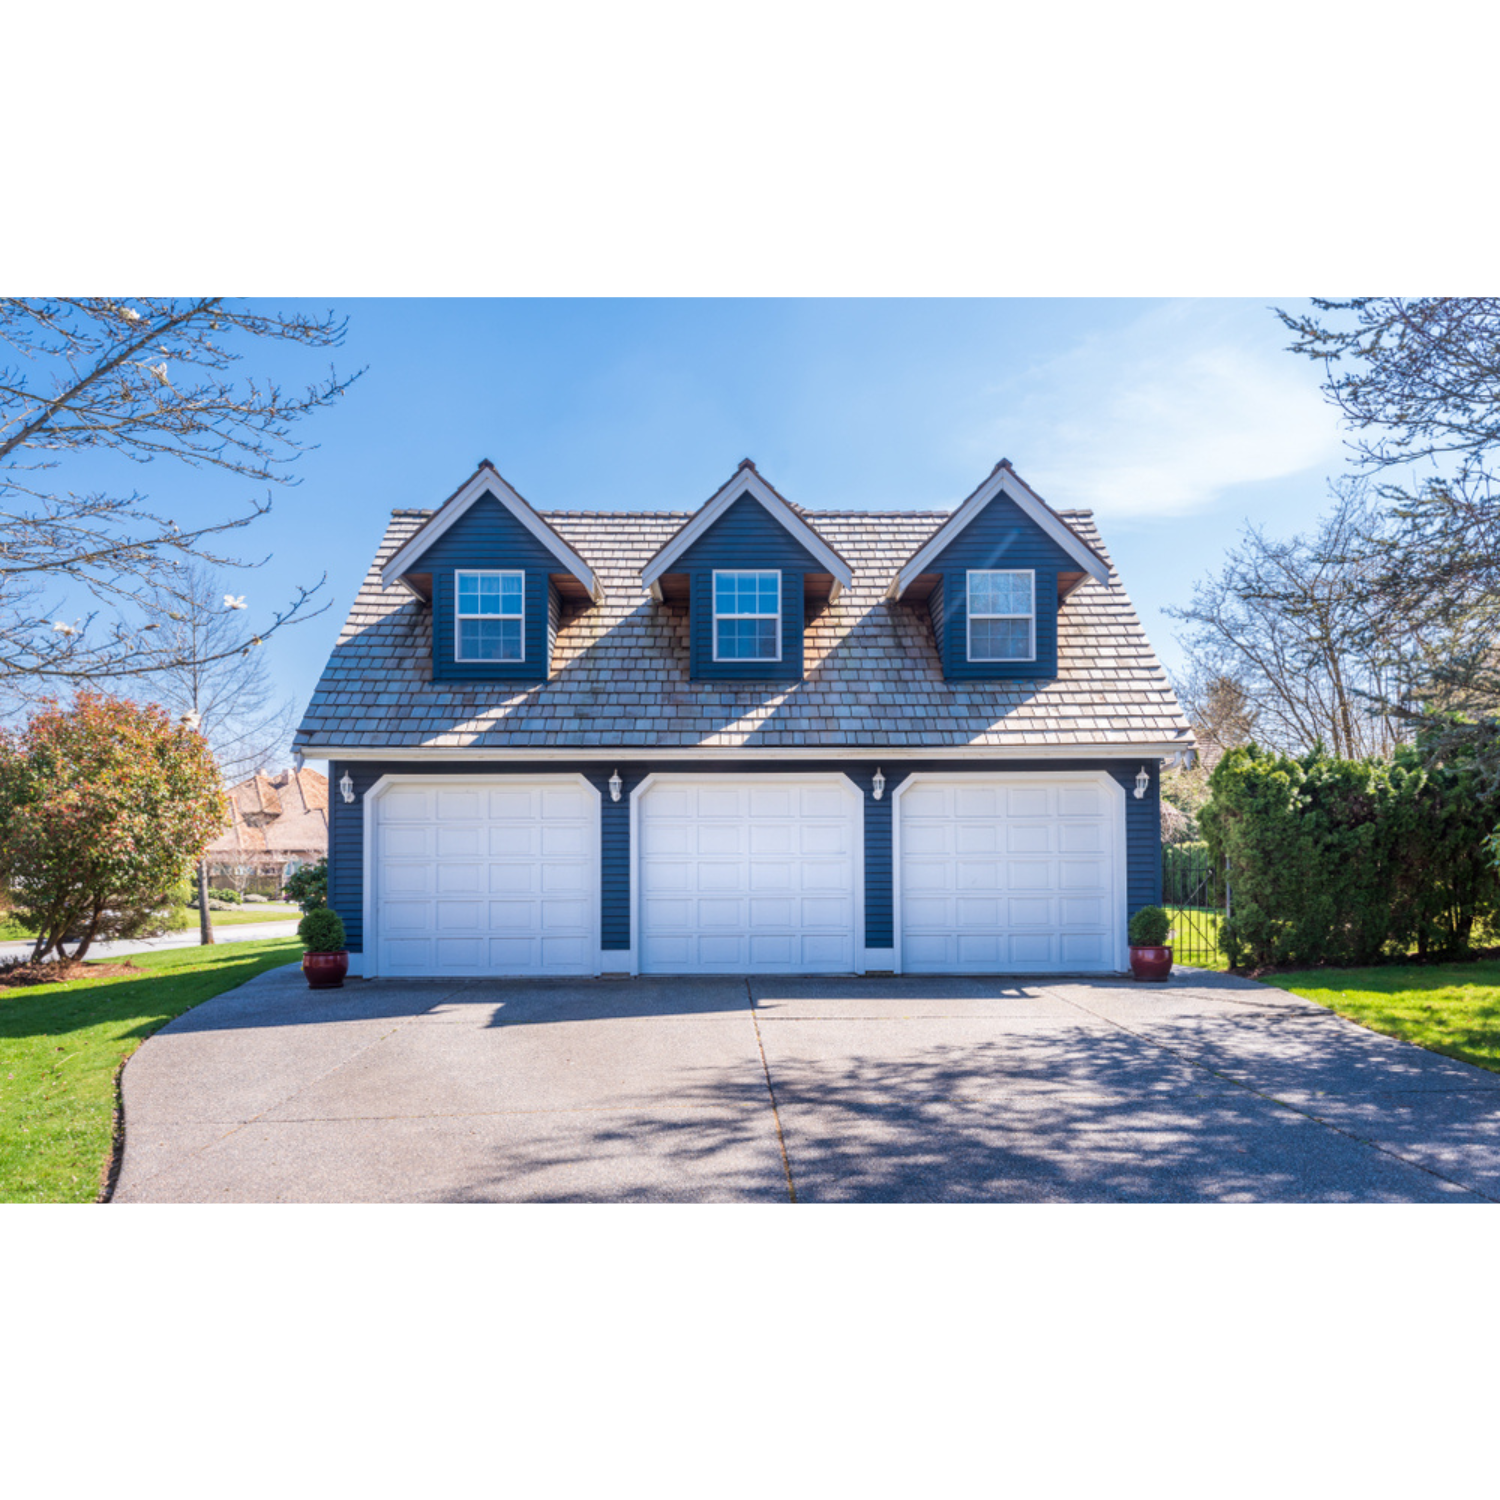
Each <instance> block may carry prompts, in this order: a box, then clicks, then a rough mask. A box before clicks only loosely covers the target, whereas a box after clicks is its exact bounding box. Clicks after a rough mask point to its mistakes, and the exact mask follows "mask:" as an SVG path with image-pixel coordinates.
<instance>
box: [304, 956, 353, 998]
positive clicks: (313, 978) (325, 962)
mask: <svg viewBox="0 0 1500 1500" xmlns="http://www.w3.org/2000/svg"><path fill="white" fill-rule="evenodd" d="M302 972H303V973H304V974H306V975H307V982H308V984H309V985H311V986H312V988H313V989H315V990H337V989H342V988H343V985H344V975H345V974H347V973H348V972H349V955H348V953H304V954H303V955H302Z"/></svg>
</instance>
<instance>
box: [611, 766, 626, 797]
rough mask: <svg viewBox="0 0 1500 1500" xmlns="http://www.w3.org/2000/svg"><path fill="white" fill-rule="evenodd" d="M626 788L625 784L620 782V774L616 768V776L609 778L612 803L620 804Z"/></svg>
mask: <svg viewBox="0 0 1500 1500" xmlns="http://www.w3.org/2000/svg"><path fill="white" fill-rule="evenodd" d="M624 787H625V783H624V782H623V781H621V780H620V772H619V769H618V768H616V770H615V774H614V775H613V776H611V777H610V778H609V800H610V801H611V802H618V801H619V800H620V793H621V791H623V790H624Z"/></svg>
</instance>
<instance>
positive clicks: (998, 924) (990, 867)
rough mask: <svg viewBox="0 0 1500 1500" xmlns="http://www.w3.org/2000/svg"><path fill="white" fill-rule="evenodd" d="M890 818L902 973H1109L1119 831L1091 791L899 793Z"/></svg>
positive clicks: (1090, 786)
mask: <svg viewBox="0 0 1500 1500" xmlns="http://www.w3.org/2000/svg"><path fill="white" fill-rule="evenodd" d="M897 820H898V826H897V844H898V850H899V855H898V868H897V870H896V871H895V877H896V881H897V885H898V891H899V896H900V917H899V920H900V926H901V964H902V967H903V968H904V969H906V970H908V971H911V972H928V973H931V972H942V971H944V970H950V971H967V972H975V973H981V972H1006V971H1011V970H1023V971H1028V972H1046V971H1048V970H1070V969H1087V970H1110V969H1113V968H1114V967H1115V964H1116V963H1117V961H1118V957H1117V954H1116V952H1115V944H1116V943H1117V941H1118V940H1119V939H1118V937H1117V934H1116V930H1115V923H1116V922H1117V921H1118V920H1119V914H1118V913H1117V911H1116V903H1117V900H1122V899H1123V896H1122V893H1119V892H1117V891H1116V888H1115V882H1116V879H1117V876H1116V864H1115V861H1116V852H1117V848H1118V847H1119V840H1120V839H1121V838H1122V837H1123V829H1120V828H1117V827H1116V824H1117V823H1118V821H1119V810H1118V802H1117V800H1116V801H1112V800H1111V798H1110V797H1109V796H1108V795H1107V794H1106V792H1105V790H1104V789H1103V788H1102V787H1101V786H1100V785H1099V784H1098V783H1097V782H1083V783H1074V782H1069V781H1066V780H1063V779H1061V778H1057V779H1051V780H1049V779H1048V778H1047V777H1046V776H1045V774H1044V773H1037V774H1036V776H1035V779H1034V781H1030V782H1025V781H1021V780H1020V779H1019V778H1007V777H1004V776H998V775H997V776H996V777H995V779H994V781H993V782H991V783H988V784H986V783H984V782H974V781H963V780H960V779H958V778H957V777H955V778H954V779H953V780H952V781H951V782H948V783H946V784H945V783H944V782H942V781H934V782H932V783H928V784H925V785H922V786H920V787H919V786H912V785H911V784H910V783H908V787H907V788H905V789H903V790H902V792H901V797H900V801H899V802H898V803H897ZM1002 851H1003V854H1004V857H1003V858H985V857H984V856H985V855H989V854H999V853H1001V852H1002Z"/></svg>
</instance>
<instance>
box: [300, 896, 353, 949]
mask: <svg viewBox="0 0 1500 1500" xmlns="http://www.w3.org/2000/svg"><path fill="white" fill-rule="evenodd" d="M297 936H298V937H299V938H301V939H302V946H303V947H304V948H306V949H307V951H308V952H309V953H342V952H343V951H344V919H343V918H342V917H341V916H340V915H339V914H338V913H337V912H336V911H333V910H331V909H330V908H328V907H326V906H320V907H319V908H318V909H317V910H316V911H310V912H308V914H307V915H306V916H305V917H303V919H302V920H301V921H300V922H298V923H297Z"/></svg>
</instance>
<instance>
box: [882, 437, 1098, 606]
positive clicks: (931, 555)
mask: <svg viewBox="0 0 1500 1500" xmlns="http://www.w3.org/2000/svg"><path fill="white" fill-rule="evenodd" d="M1000 494H1004V495H1005V496H1006V497H1007V498H1008V499H1009V500H1010V501H1011V502H1012V503H1013V504H1014V505H1015V506H1016V508H1017V509H1018V510H1020V511H1021V512H1022V513H1023V514H1024V515H1025V516H1026V517H1027V519H1028V520H1030V521H1031V522H1032V523H1033V524H1034V525H1035V526H1036V527H1037V528H1038V529H1039V530H1040V531H1042V532H1043V533H1044V534H1045V535H1046V536H1048V537H1049V538H1050V539H1051V540H1052V541H1054V542H1056V543H1057V545H1058V546H1059V547H1061V548H1062V549H1063V551H1064V552H1066V553H1067V554H1068V555H1069V556H1070V557H1072V558H1073V559H1074V560H1075V561H1076V562H1077V563H1078V565H1079V567H1081V568H1082V569H1083V571H1084V572H1085V573H1086V574H1088V576H1089V577H1091V578H1093V579H1094V580H1095V581H1096V582H1099V583H1102V584H1104V585H1105V586H1106V587H1108V585H1109V575H1110V569H1109V565H1108V564H1107V563H1106V562H1105V561H1104V559H1103V558H1102V557H1100V556H1099V554H1098V553H1097V552H1095V551H1094V549H1093V548H1092V547H1090V546H1089V545H1088V544H1087V543H1086V542H1085V541H1084V540H1083V539H1082V538H1081V537H1080V536H1079V535H1078V533H1077V532H1076V531H1074V530H1073V528H1072V527H1071V526H1069V525H1068V523H1067V522H1066V521H1064V520H1063V518H1062V517H1061V516H1059V515H1058V514H1057V512H1056V511H1055V510H1053V509H1052V507H1051V506H1050V505H1048V504H1047V502H1046V501H1045V500H1043V499H1042V497H1041V496H1040V495H1038V494H1037V493H1036V492H1035V491H1034V490H1033V489H1032V488H1031V487H1030V486H1029V485H1028V484H1026V483H1025V482H1024V481H1023V480H1022V478H1021V476H1020V475H1019V474H1017V473H1016V471H1015V470H1014V469H1012V468H1011V467H1010V465H1009V464H1008V463H1007V462H1006V461H1005V460H1004V459H1002V460H1001V461H1000V462H999V463H998V464H996V465H995V467H994V469H993V470H991V472H990V476H989V478H988V479H986V480H985V481H984V483H983V484H981V485H980V486H979V488H978V489H977V490H975V491H974V493H973V494H972V495H970V496H969V498H968V499H967V500H965V501H964V503H963V504H962V505H960V506H959V508H958V509H957V510H956V511H954V513H953V514H952V515H951V516H949V517H948V519H947V520H946V521H944V522H943V523H942V525H941V526H939V527H938V529H937V530H936V531H935V532H933V534H932V535H931V536H930V537H929V538H928V539H927V540H926V541H925V542H924V543H923V544H922V546H921V547H919V548H918V549H917V551H916V552H915V553H914V554H913V555H912V556H911V557H910V558H909V559H908V560H907V561H906V562H905V563H904V564H902V566H901V569H900V571H899V572H897V574H896V576H895V577H894V578H893V579H892V580H891V586H890V588H889V589H888V590H887V593H886V597H887V598H888V599H890V600H892V601H893V602H894V601H896V600H899V599H900V598H901V596H902V595H903V594H904V593H905V592H906V591H907V589H909V588H910V587H911V586H912V584H913V583H915V582H916V581H917V579H918V578H919V577H920V576H921V575H922V574H923V573H925V572H927V571H928V570H929V569H930V568H931V566H932V564H933V563H934V562H936V561H937V559H938V558H939V557H941V556H942V554H943V553H944V552H946V551H947V550H948V548H949V547H950V546H952V544H953V542H954V541H955V539H956V538H957V537H958V535H959V533H960V532H962V531H963V529H964V528H965V527H966V526H968V525H969V523H970V522H971V521H973V520H975V519H977V517H978V516H979V515H980V514H981V513H982V512H983V511H984V509H985V507H986V506H987V505H988V504H989V503H990V501H991V500H993V499H994V498H995V497H996V496H997V495H1000Z"/></svg>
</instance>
